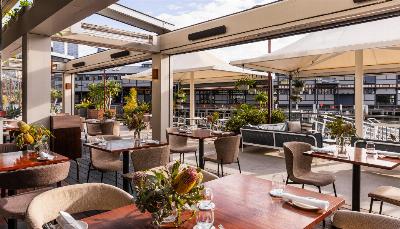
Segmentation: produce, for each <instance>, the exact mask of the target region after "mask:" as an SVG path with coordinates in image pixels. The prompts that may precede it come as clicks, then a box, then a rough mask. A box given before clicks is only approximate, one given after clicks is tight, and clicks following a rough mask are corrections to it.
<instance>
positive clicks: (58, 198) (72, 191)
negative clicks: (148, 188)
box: [26, 183, 133, 229]
mask: <svg viewBox="0 0 400 229" xmlns="http://www.w3.org/2000/svg"><path fill="white" fill-rule="evenodd" d="M132 198H133V197H132V196H131V195H130V194H129V193H127V192H125V191H123V190H122V189H119V188H116V187H114V186H111V185H107V184H98V183H93V184H76V185H69V186H64V187H62V188H56V189H53V190H50V191H47V192H44V193H42V194H40V195H38V196H36V197H35V198H34V199H33V200H32V202H31V204H30V205H29V207H28V210H27V212H26V223H27V226H28V228H30V229H42V226H43V225H44V224H46V223H48V222H50V221H53V220H55V219H56V218H57V217H58V215H59V212H60V211H65V212H68V213H70V214H76V213H81V212H87V211H93V210H101V211H107V210H112V209H115V208H120V207H123V206H127V205H129V204H132Z"/></svg>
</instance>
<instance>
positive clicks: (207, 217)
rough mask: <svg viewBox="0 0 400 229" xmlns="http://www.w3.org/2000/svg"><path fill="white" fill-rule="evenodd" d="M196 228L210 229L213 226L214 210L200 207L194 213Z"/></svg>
mask: <svg viewBox="0 0 400 229" xmlns="http://www.w3.org/2000/svg"><path fill="white" fill-rule="evenodd" d="M196 223H197V225H196V228H197V229H210V228H212V226H213V225H214V209H213V208H210V207H208V208H207V207H201V208H198V210H197V211H196Z"/></svg>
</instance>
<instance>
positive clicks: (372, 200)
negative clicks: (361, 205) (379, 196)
mask: <svg viewBox="0 0 400 229" xmlns="http://www.w3.org/2000/svg"><path fill="white" fill-rule="evenodd" d="M373 204H374V198H372V197H371V202H370V203H369V213H371V212H372V205H373Z"/></svg>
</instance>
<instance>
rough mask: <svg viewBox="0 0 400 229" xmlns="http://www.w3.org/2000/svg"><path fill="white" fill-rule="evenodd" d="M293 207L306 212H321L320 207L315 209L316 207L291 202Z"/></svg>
mask: <svg viewBox="0 0 400 229" xmlns="http://www.w3.org/2000/svg"><path fill="white" fill-rule="evenodd" d="M290 203H291V204H292V205H293V206H296V207H298V208H301V209H304V210H308V211H318V210H320V208H318V207H314V206H310V205H308V204H303V203H300V202H297V201H291V202H290Z"/></svg>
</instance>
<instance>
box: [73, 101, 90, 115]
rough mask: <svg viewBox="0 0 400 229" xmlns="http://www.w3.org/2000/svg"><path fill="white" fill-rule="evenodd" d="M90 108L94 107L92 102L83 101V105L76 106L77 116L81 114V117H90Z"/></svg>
mask: <svg viewBox="0 0 400 229" xmlns="http://www.w3.org/2000/svg"><path fill="white" fill-rule="evenodd" d="M89 107H92V108H93V107H94V106H93V104H92V102H91V101H90V100H88V99H83V100H82V101H81V103H79V104H76V105H75V109H76V112H75V114H79V116H81V117H85V118H86V117H88V112H87V111H88V109H89Z"/></svg>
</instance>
